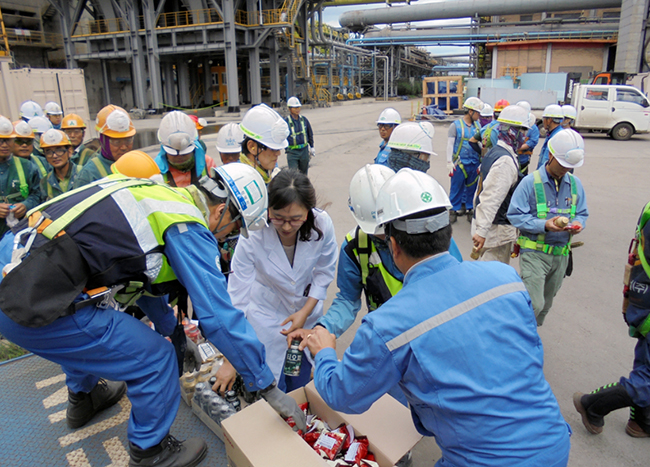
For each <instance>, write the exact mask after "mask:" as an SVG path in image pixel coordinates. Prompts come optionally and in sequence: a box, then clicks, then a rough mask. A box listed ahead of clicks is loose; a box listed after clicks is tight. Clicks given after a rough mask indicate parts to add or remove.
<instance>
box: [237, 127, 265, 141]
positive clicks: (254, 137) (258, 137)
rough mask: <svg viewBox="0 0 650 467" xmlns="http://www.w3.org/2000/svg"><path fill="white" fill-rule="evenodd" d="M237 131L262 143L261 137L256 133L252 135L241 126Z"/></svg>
mask: <svg viewBox="0 0 650 467" xmlns="http://www.w3.org/2000/svg"><path fill="white" fill-rule="evenodd" d="M239 129H240V130H241V131H243V132H244V134H245V135H248V136H250V137H251V138H253V139H254V140H257V141H262V135H258V134H257V133H253V132H252V131H250V130H249V129H248V128H244V127H243V126H241V125H239Z"/></svg>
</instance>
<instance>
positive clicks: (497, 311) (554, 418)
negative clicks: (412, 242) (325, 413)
mask: <svg viewBox="0 0 650 467" xmlns="http://www.w3.org/2000/svg"><path fill="white" fill-rule="evenodd" d="M449 284H454V287H449ZM543 357H544V352H543V348H542V342H541V340H540V337H539V335H538V333H537V327H536V324H535V320H534V315H533V311H532V309H531V306H530V298H529V297H528V293H527V292H526V289H525V286H524V284H523V283H522V282H521V280H520V279H519V277H518V276H517V273H516V271H515V270H514V269H512V268H511V267H509V266H506V265H504V264H501V263H498V262H483V263H481V262H463V263H459V262H458V261H457V260H456V259H454V258H453V257H452V256H451V255H449V254H447V253H442V254H439V255H435V256H433V257H430V258H428V259H425V260H424V261H421V262H420V263H417V264H416V265H415V266H413V267H412V268H411V269H410V270H409V271H408V273H407V274H406V277H405V278H404V287H403V288H402V290H401V291H400V292H399V294H398V295H396V296H395V297H393V298H392V299H391V300H389V301H388V302H386V303H385V304H384V305H383V306H382V307H381V308H379V309H378V310H376V311H374V312H373V313H370V314H368V315H367V316H366V317H365V318H364V319H363V322H362V324H361V326H360V327H359V329H358V330H357V334H356V336H355V338H354V340H353V341H352V344H351V345H350V347H349V348H348V349H347V350H346V352H345V354H344V356H343V359H342V361H340V362H339V361H338V359H337V355H336V351H335V350H334V349H332V348H325V349H323V350H321V351H320V352H318V354H317V355H316V359H315V361H316V366H315V373H314V379H315V384H316V389H317V390H318V392H319V394H320V395H321V397H322V398H323V399H324V401H325V402H326V403H327V405H328V406H330V407H331V408H332V409H334V410H338V411H342V412H344V413H363V412H365V411H366V410H368V408H369V407H370V406H371V405H372V404H373V403H374V402H375V401H376V400H377V399H379V398H380V397H381V396H382V395H383V394H385V393H386V392H387V391H388V390H389V389H390V388H392V387H393V386H394V385H395V384H397V383H399V385H400V387H401V388H402V390H403V391H404V394H405V395H406V397H407V399H408V401H409V407H410V410H411V415H412V417H413V422H414V424H415V427H416V428H417V430H418V431H419V432H420V433H421V434H423V435H425V436H435V438H436V442H437V444H438V446H439V447H440V449H441V450H442V458H441V459H440V460H439V461H438V462H437V464H436V465H437V466H440V467H442V466H446V467H460V466H467V465H473V466H478V465H480V466H499V467H507V466H521V465H526V466H529V467H536V466H539V467H549V466H554V467H556V466H566V465H567V463H568V458H569V449H570V442H569V436H570V427H569V425H568V424H567V423H566V422H565V421H564V419H563V418H562V414H561V413H560V408H559V406H558V403H557V400H556V399H555V396H554V395H553V392H552V391H551V388H550V386H549V384H548V382H547V381H546V380H545V379H544V373H543Z"/></svg>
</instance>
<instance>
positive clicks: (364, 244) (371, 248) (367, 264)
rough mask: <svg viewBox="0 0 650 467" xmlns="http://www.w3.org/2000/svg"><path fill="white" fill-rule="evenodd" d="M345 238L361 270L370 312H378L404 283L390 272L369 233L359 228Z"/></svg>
mask: <svg viewBox="0 0 650 467" xmlns="http://www.w3.org/2000/svg"><path fill="white" fill-rule="evenodd" d="M345 238H346V239H347V241H348V245H347V247H346V248H349V249H350V250H351V251H352V254H353V255H354V257H355V259H356V260H357V263H358V264H359V267H360V269H361V283H362V284H363V290H364V293H365V295H366V303H367V305H368V310H369V311H373V310H376V309H377V308H379V307H380V306H381V305H383V304H384V303H385V302H387V301H388V300H389V299H390V298H391V297H393V296H394V295H395V294H396V293H397V292H399V291H400V290H401V289H402V281H401V280H399V279H397V278H396V277H395V276H393V275H392V274H391V273H390V272H388V269H386V266H384V264H383V263H382V261H381V257H380V256H379V253H378V252H377V248H376V247H375V244H374V243H373V242H372V240H371V239H370V237H369V236H368V234H367V233H365V232H364V231H363V230H361V229H360V228H359V227H357V228H356V229H355V230H354V231H353V232H349V233H348V234H347V235H346V237H345Z"/></svg>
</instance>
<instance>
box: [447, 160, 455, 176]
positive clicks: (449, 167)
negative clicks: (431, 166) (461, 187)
mask: <svg viewBox="0 0 650 467" xmlns="http://www.w3.org/2000/svg"><path fill="white" fill-rule="evenodd" d="M447 170H448V171H449V176H450V177H451V176H453V175H454V170H456V164H454V163H453V162H447Z"/></svg>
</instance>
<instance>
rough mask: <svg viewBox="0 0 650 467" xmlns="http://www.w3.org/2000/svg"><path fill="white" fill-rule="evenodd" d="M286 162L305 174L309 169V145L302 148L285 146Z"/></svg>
mask: <svg viewBox="0 0 650 467" xmlns="http://www.w3.org/2000/svg"><path fill="white" fill-rule="evenodd" d="M287 164H288V165H289V167H291V168H293V169H298V170H300V171H301V172H302V173H304V174H305V175H307V171H308V170H309V146H305V147H304V148H302V149H289V148H287Z"/></svg>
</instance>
